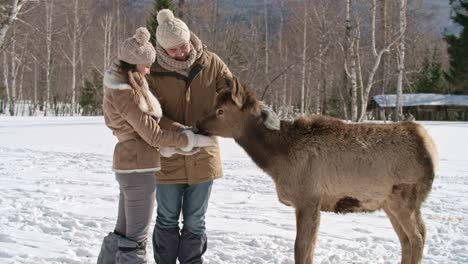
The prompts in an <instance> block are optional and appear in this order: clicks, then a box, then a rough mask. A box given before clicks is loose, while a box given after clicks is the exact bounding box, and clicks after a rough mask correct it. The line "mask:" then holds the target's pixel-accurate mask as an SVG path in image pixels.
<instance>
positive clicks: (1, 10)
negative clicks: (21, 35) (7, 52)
mask: <svg viewBox="0 0 468 264" xmlns="http://www.w3.org/2000/svg"><path fill="white" fill-rule="evenodd" d="M26 2H28V1H27V0H12V2H11V5H5V4H3V3H2V5H1V6H0V50H1V49H2V48H3V45H4V43H5V36H6V34H7V33H8V30H9V29H10V27H11V25H12V24H13V22H14V21H15V20H16V19H17V17H18V14H19V12H20V11H21V9H22V8H23V6H24V4H25V3H26Z"/></svg>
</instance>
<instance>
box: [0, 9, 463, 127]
mask: <svg viewBox="0 0 468 264" xmlns="http://www.w3.org/2000/svg"><path fill="white" fill-rule="evenodd" d="M433 2H434V1H428V0H414V1H407V0H399V1H389V0H342V1H327V0H256V1H252V0H236V1H234V0H203V1H202V0H192V1H184V0H179V1H175V0H174V1H169V0H165V1H162V0H155V1H151V0H140V1H132V0H71V1H64V0H1V8H0V12H1V13H0V61H1V63H0V106H1V107H0V113H3V114H8V115H12V116H14V115H30V116H36V115H44V116H50V115H52V116H62V115H66V116H68V115H101V114H102V113H101V111H102V110H101V101H102V74H103V71H104V70H105V69H106V68H107V67H108V66H109V65H110V63H111V62H112V61H113V59H115V58H116V55H117V54H118V44H119V43H121V41H122V40H123V39H125V38H127V37H129V36H131V34H132V32H134V30H135V28H137V27H139V26H148V28H149V29H150V30H151V29H153V31H154V28H155V25H152V23H154V20H155V19H154V16H155V14H156V13H157V10H159V9H162V8H166V7H170V8H172V9H173V10H175V11H176V12H177V15H178V16H179V17H181V18H182V19H183V20H184V21H186V22H187V24H188V26H189V28H190V29H191V30H192V31H193V32H194V33H195V34H197V35H198V36H199V37H200V39H201V40H202V42H203V43H204V45H206V46H207V47H208V49H209V50H211V51H214V52H215V53H217V54H218V55H219V56H220V57H221V58H222V59H223V60H224V61H225V63H226V64H227V65H228V67H229V68H230V69H231V71H232V72H233V73H234V74H235V75H237V76H239V77H240V79H241V80H242V82H243V83H244V84H246V85H247V86H248V87H250V89H252V90H254V91H255V93H256V95H257V97H258V98H260V99H262V100H263V101H265V102H266V103H267V104H269V105H271V106H272V107H273V109H274V110H275V111H276V112H278V113H279V114H280V115H282V116H283V117H291V116H295V115H297V114H302V113H306V114H307V113H314V114H326V115H331V116H335V117H339V118H342V119H347V120H352V121H362V120H365V119H366V110H367V105H368V104H369V98H370V96H372V95H377V94H400V95H401V94H403V93H419V92H425V93H457V94H466V93H468V89H467V86H466V73H464V76H465V77H463V78H465V80H464V81H462V82H461V83H462V84H461V85H459V83H460V81H458V83H457V80H453V78H449V77H450V70H451V68H452V67H453V66H452V64H451V61H450V54H449V52H448V50H449V44H448V42H449V41H447V40H448V39H450V36H452V35H450V34H458V33H453V32H451V31H453V30H452V29H449V30H447V29H445V30H444V28H440V24H439V25H435V23H437V22H436V21H437V20H435V18H436V15H437V13H436V12H434V11H433V10H431V8H432V7H431V3H432V4H433ZM436 2H437V1H436ZM449 2H450V3H449ZM462 2H464V1H450V0H447V3H446V7H447V9H449V8H451V9H452V15H453V14H455V13H456V12H455V11H456V10H457V9H456V8H457V7H458V8H460V3H462ZM450 4H451V5H452V6H451V7H450ZM465 5H466V4H465ZM449 20H450V17H449V12H448V10H447V18H446V22H447V21H449ZM455 28H456V29H458V31H460V30H459V28H460V27H455ZM455 31H457V30H455ZM151 33H152V34H154V32H151ZM452 37H453V38H457V36H456V35H453V36H452ZM455 56H456V55H455ZM465 64H466V63H465ZM453 65H455V63H454V64H453ZM457 65H460V63H458V64H457ZM462 71H463V72H466V70H462ZM397 101H398V100H397ZM398 107H399V108H398ZM396 110H397V111H401V105H400V106H398V105H397V109H396ZM396 116H397V115H396Z"/></svg>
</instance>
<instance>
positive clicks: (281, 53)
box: [278, 0, 287, 114]
mask: <svg viewBox="0 0 468 264" xmlns="http://www.w3.org/2000/svg"><path fill="white" fill-rule="evenodd" d="M278 1H279V4H280V28H279V40H278V46H279V59H280V64H281V66H283V65H286V59H285V57H286V56H285V52H286V49H285V48H284V43H283V36H284V14H283V10H284V2H283V0H278ZM286 76H287V74H286V73H285V74H284V75H283V76H281V79H282V86H283V92H282V95H283V97H282V100H281V108H282V109H283V111H286V109H287V105H286V97H287V85H286V80H287V77H286ZM285 114H287V113H285Z"/></svg>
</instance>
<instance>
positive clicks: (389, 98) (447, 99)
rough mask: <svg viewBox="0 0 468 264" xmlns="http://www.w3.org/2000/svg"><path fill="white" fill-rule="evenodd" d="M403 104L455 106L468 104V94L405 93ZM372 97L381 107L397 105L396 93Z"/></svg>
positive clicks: (405, 105)
mask: <svg viewBox="0 0 468 264" xmlns="http://www.w3.org/2000/svg"><path fill="white" fill-rule="evenodd" d="M402 98H403V99H402V106H404V107H407V106H418V105H453V106H468V95H455V94H423V93H419V94H403V97H402ZM372 99H373V100H374V101H375V102H376V103H377V104H378V105H379V106H380V107H395V105H396V95H394V94H386V95H375V96H373V97H372Z"/></svg>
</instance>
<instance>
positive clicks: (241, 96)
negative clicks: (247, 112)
mask: <svg viewBox="0 0 468 264" xmlns="http://www.w3.org/2000/svg"><path fill="white" fill-rule="evenodd" d="M226 83H227V85H228V86H229V89H230V90H231V98H232V101H234V103H235V104H236V105H237V107H239V108H242V106H243V105H244V102H245V89H244V86H243V85H242V84H241V83H240V81H239V79H238V78H237V77H235V76H233V77H232V78H228V79H226Z"/></svg>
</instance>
